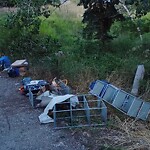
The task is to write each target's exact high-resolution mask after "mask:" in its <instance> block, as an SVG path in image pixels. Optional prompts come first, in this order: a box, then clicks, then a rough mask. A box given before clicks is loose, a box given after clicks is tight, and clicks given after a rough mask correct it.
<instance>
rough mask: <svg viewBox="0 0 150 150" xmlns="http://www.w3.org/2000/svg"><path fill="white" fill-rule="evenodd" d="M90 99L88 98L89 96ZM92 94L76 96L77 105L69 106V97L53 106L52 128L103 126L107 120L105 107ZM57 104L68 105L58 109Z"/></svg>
mask: <svg viewBox="0 0 150 150" xmlns="http://www.w3.org/2000/svg"><path fill="white" fill-rule="evenodd" d="M88 97H89V98H90V99H89V98H88ZM92 97H93V96H92V95H81V96H78V99H80V100H79V105H77V106H76V107H72V106H71V102H70V99H68V100H67V101H64V102H62V103H60V104H57V105H55V106H54V109H53V119H54V128H55V129H61V128H68V127H85V126H104V125H106V122H107V107H106V105H105V104H104V102H103V101H101V100H100V99H95V98H94V99H91V98H92ZM58 105H68V106H69V107H68V109H63V110H58V109H57V107H58Z"/></svg>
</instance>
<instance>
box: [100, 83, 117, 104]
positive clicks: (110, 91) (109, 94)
mask: <svg viewBox="0 0 150 150" xmlns="http://www.w3.org/2000/svg"><path fill="white" fill-rule="evenodd" d="M117 91H118V89H117V88H115V87H114V86H111V85H108V87H107V89H106V92H105V94H104V95H103V100H104V101H107V102H108V103H112V102H113V98H114V97H115V95H116V93H117Z"/></svg>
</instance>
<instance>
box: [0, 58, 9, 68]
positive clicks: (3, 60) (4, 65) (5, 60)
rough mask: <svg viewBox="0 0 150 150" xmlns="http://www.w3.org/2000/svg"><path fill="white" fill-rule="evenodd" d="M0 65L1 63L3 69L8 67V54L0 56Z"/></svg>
mask: <svg viewBox="0 0 150 150" xmlns="http://www.w3.org/2000/svg"><path fill="white" fill-rule="evenodd" d="M0 65H2V68H3V69H5V68H9V67H10V65H11V61H10V59H9V57H8V56H2V57H0Z"/></svg>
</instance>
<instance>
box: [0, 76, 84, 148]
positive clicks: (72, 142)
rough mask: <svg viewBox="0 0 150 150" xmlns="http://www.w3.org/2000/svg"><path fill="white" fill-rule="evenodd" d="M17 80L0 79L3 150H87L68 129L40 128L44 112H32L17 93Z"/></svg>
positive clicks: (26, 99)
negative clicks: (40, 117) (40, 118)
mask: <svg viewBox="0 0 150 150" xmlns="http://www.w3.org/2000/svg"><path fill="white" fill-rule="evenodd" d="M19 82H20V80H19V79H18V78H8V77H2V76H1V77H0V150H62V149H63V150H84V149H86V148H85V146H84V145H82V144H81V143H80V142H79V141H77V140H76V139H75V138H74V136H73V135H72V134H71V131H70V130H69V129H65V130H55V129H53V124H46V125H41V124H40V122H39V120H38V116H39V115H40V114H41V113H42V111H43V110H42V109H33V108H32V107H31V106H30V103H29V101H28V98H27V97H25V96H23V95H21V94H20V93H19V91H18V89H19V84H18V83H19Z"/></svg>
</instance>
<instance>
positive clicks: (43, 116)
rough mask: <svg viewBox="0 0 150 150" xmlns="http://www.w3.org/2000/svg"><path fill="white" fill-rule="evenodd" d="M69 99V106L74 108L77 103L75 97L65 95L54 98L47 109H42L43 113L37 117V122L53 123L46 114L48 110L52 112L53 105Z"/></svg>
mask: <svg viewBox="0 0 150 150" xmlns="http://www.w3.org/2000/svg"><path fill="white" fill-rule="evenodd" d="M69 98H71V99H70V101H71V105H72V106H73V107H75V104H76V103H79V101H78V98H77V96H75V95H72V94H66V95H63V96H55V97H54V98H53V99H52V100H51V101H50V102H49V104H48V105H47V107H46V108H45V109H44V112H43V113H42V114H41V115H40V116H39V120H40V122H41V123H49V122H54V120H53V119H52V118H51V117H49V116H48V115H47V114H48V112H49V110H52V109H53V107H54V105H55V104H58V103H61V102H63V101H65V100H67V99H69Z"/></svg>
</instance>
